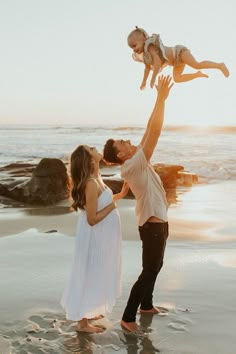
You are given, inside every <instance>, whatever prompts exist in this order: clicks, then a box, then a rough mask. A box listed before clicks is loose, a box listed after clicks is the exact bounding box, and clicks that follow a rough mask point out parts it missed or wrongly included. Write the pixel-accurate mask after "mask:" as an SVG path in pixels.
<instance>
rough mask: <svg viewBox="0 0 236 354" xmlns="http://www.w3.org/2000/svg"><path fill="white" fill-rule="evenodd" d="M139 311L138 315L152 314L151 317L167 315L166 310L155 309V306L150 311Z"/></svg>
mask: <svg viewBox="0 0 236 354" xmlns="http://www.w3.org/2000/svg"><path fill="white" fill-rule="evenodd" d="M139 311H140V313H151V314H153V315H155V314H162V313H167V311H166V310H164V309H160V308H159V307H157V306H154V307H153V308H152V309H150V310H142V309H140V310H139Z"/></svg>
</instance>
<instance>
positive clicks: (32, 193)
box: [0, 158, 69, 205]
mask: <svg viewBox="0 0 236 354" xmlns="http://www.w3.org/2000/svg"><path fill="white" fill-rule="evenodd" d="M68 181H69V178H68V174H67V170H66V167H65V165H64V163H63V162H62V161H61V160H59V159H50V158H44V159H42V160H41V161H40V162H39V164H38V165H37V166H36V168H35V169H34V170H33V172H32V177H31V178H30V179H27V180H26V181H24V182H23V183H19V181H18V184H17V183H16V181H15V182H14V183H13V182H12V183H10V185H8V184H6V183H1V184H0V194H2V195H4V196H6V197H9V198H13V199H16V200H20V201H23V202H25V203H29V204H39V205H49V204H54V203H55V202H57V201H60V200H63V199H66V198H68V196H69V193H68ZM3 182H4V181H3Z"/></svg>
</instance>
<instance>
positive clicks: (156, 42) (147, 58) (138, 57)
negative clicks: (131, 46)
mask: <svg viewBox="0 0 236 354" xmlns="http://www.w3.org/2000/svg"><path fill="white" fill-rule="evenodd" d="M150 44H152V45H153V46H154V48H155V50H156V52H157V55H158V56H159V58H160V60H161V62H162V65H161V68H160V71H161V70H162V69H163V68H164V67H165V66H166V65H167V64H168V58H167V56H166V53H165V47H164V45H163V43H162V41H161V38H160V35H159V34H155V33H154V34H153V35H152V36H151V37H148V38H147V39H146V41H145V44H144V52H143V53H141V54H138V53H133V54H132V57H133V59H134V60H135V61H138V62H141V63H144V64H146V65H151V69H152V64H153V62H152V56H151V54H150V53H149V51H148V47H149V45H150Z"/></svg>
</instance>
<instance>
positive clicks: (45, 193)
mask: <svg viewBox="0 0 236 354" xmlns="http://www.w3.org/2000/svg"><path fill="white" fill-rule="evenodd" d="M154 170H155V171H156V173H158V175H159V176H160V178H161V180H162V183H163V186H164V188H165V191H166V194H167V199H168V201H170V203H173V202H175V200H176V186H177V185H185V186H191V185H192V183H196V182H197V176H196V175H194V174H190V173H189V172H186V171H184V167H183V166H179V165H165V164H156V165H154ZM101 171H102V173H104V174H102V178H103V181H104V183H105V184H106V185H107V186H108V187H110V188H111V190H112V191H113V193H119V192H120V190H121V188H122V185H123V180H122V178H121V177H120V168H119V167H117V166H116V168H114V166H111V168H110V167H107V165H106V167H105V168H103V169H101ZM0 175H1V177H2V178H1V181H0V195H2V196H4V197H8V198H11V199H14V200H16V201H20V202H24V203H27V204H37V205H50V204H54V203H56V202H58V201H61V200H65V199H68V197H69V192H68V184H69V177H68V174H67V169H66V165H65V164H64V163H63V162H62V161H61V160H59V159H54V158H44V159H42V160H41V161H40V162H39V164H38V165H32V164H22V163H21V164H12V165H8V166H5V167H2V168H1V169H0ZM126 198H134V196H133V193H132V192H131V190H129V192H128V194H127V196H126Z"/></svg>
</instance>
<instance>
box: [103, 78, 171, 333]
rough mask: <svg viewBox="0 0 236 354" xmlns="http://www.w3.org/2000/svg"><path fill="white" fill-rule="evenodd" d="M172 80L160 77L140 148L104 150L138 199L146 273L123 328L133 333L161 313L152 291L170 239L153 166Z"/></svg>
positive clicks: (114, 145)
mask: <svg viewBox="0 0 236 354" xmlns="http://www.w3.org/2000/svg"><path fill="white" fill-rule="evenodd" d="M172 86H173V84H172V83H171V78H170V77H169V76H167V77H163V76H161V77H160V78H159V80H158V86H156V89H157V92H158V95H157V98H156V102H155V105H154V109H153V112H152V114H151V116H150V118H149V121H148V125H147V128H146V131H145V134H144V136H143V138H142V141H141V144H140V145H139V146H138V147H137V146H134V145H132V144H131V143H130V140H113V139H109V140H108V141H107V142H106V144H105V146H104V159H105V160H106V161H107V162H111V163H118V164H120V165H121V176H122V178H124V179H125V181H126V182H128V184H129V186H130V189H131V190H132V192H133V194H134V196H135V199H136V215H137V216H138V220H139V233H140V238H141V240H142V246H143V254H142V261H143V269H142V272H141V274H140V275H139V277H138V280H137V281H136V283H135V284H134V285H133V287H132V289H131V292H130V296H129V299H128V302H127V306H126V308H125V311H124V313H123V316H122V320H121V325H122V326H123V327H125V328H126V329H127V330H128V331H130V332H132V333H141V330H140V328H139V326H138V325H137V323H136V314H137V310H138V307H139V306H140V312H141V313H152V314H156V313H159V312H160V310H159V309H158V308H157V307H155V306H154V305H153V302H152V298H153V295H152V294H153V290H154V285H155V281H156V277H157V274H158V273H159V271H160V269H161V267H162V265H163V258H164V252H165V246H166V240H167V237H168V222H167V201H166V197H165V191H164V188H163V186H162V182H161V180H160V177H159V176H158V175H157V174H156V172H155V171H154V169H153V167H152V165H151V164H150V162H149V161H150V158H151V157H152V154H153V151H154V149H155V147H156V145H157V142H158V139H159V137H160V134H161V130H162V125H163V121H164V108H165V100H166V99H167V97H168V95H169V92H170V90H171V87H172Z"/></svg>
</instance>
